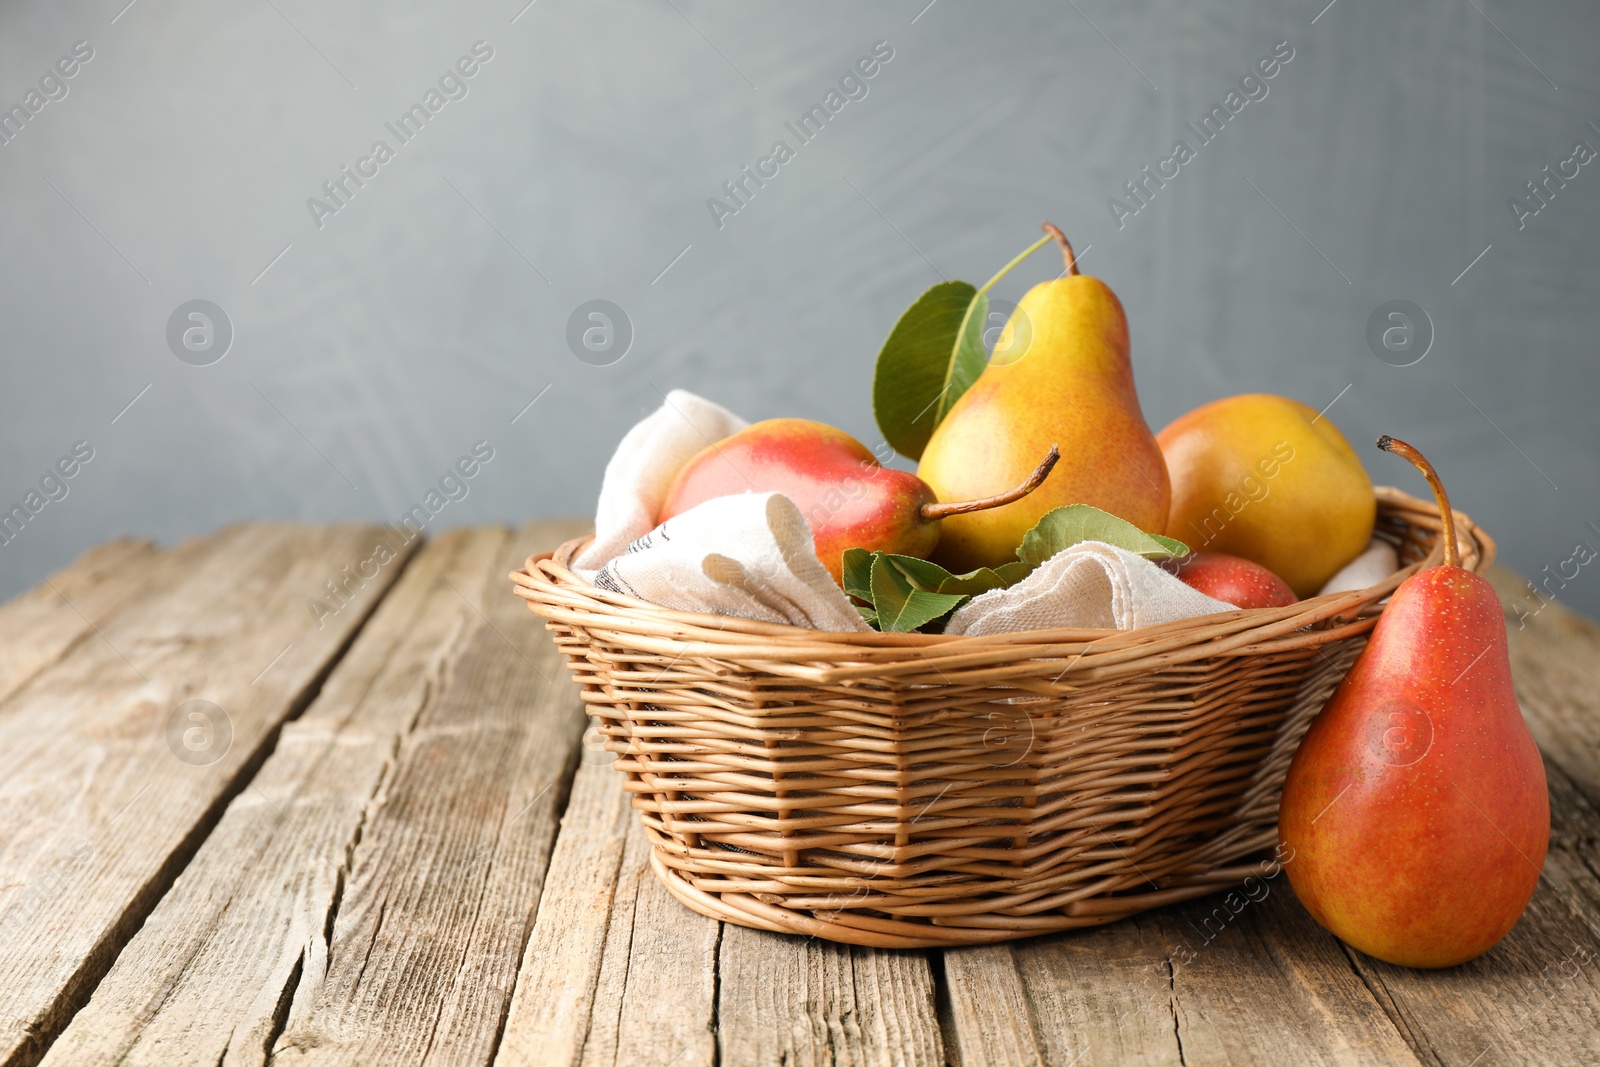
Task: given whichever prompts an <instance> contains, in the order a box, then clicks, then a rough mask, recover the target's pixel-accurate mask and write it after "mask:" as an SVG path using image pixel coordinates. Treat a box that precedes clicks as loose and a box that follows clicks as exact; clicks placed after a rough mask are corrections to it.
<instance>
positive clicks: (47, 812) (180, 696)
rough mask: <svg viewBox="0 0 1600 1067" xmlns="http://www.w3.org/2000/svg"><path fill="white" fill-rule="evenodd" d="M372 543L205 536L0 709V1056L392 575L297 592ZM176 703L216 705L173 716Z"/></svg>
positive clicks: (53, 1028) (85, 983)
mask: <svg viewBox="0 0 1600 1067" xmlns="http://www.w3.org/2000/svg"><path fill="white" fill-rule="evenodd" d="M380 536H381V532H380V528H378V527H373V526H364V525H355V524H348V525H340V526H336V527H306V526H292V525H281V524H271V525H268V524H263V525H254V526H245V527H236V528H233V529H230V530H227V531H224V532H223V533H221V534H218V535H217V536H215V537H213V538H209V539H207V540H206V541H204V542H202V543H200V544H199V545H197V546H195V547H192V548H191V549H188V550H186V552H187V558H186V560H185V564H184V566H183V567H182V568H181V570H180V571H179V572H178V573H176V574H175V575H174V576H173V577H174V580H172V581H166V582H161V583H159V584H156V585H152V586H150V587H148V588H147V589H145V590H143V591H142V592H141V593H140V594H139V595H137V596H134V597H132V598H130V599H128V600H126V601H125V602H124V603H123V604H122V606H121V607H120V608H118V609H116V610H115V611H113V613H112V614H111V615H110V616H109V617H107V618H106V619H105V620H104V621H103V622H101V623H98V624H97V626H98V633H97V635H96V637H95V639H94V640H82V641H77V642H76V643H74V644H73V645H72V646H71V647H70V649H69V650H68V651H67V652H66V654H65V656H64V657H63V658H62V659H61V660H60V661H59V662H57V663H55V664H53V665H51V666H49V667H47V668H45V669H44V670H42V671H41V672H39V673H38V674H36V675H34V676H33V678H32V679H31V681H29V682H28V683H27V684H26V685H25V686H23V687H22V688H21V689H19V690H18V691H17V692H15V693H14V694H13V695H12V696H11V697H10V698H9V699H8V700H7V701H6V702H5V705H4V708H3V713H0V886H3V887H5V888H4V890H3V891H0V892H3V896H0V974H4V975H6V996H5V997H4V998H3V1004H0V1063H4V1064H8V1065H9V1064H19V1063H30V1062H32V1061H34V1060H35V1059H37V1057H38V1056H39V1055H40V1054H41V1053H42V1052H43V1051H44V1049H45V1048H46V1047H47V1046H48V1044H49V1043H50V1041H51V1040H52V1039H53V1038H54V1037H55V1036H56V1034H57V1033H58V1031H59V1030H60V1029H61V1028H62V1027H63V1026H64V1025H65V1023H66V1022H67V1021H68V1019H70V1018H71V1016H72V1013H73V1012H75V1011H76V1010H77V1008H78V1007H79V1006H80V1005H81V1004H82V1003H83V1001H84V1000H85V999H86V998H87V996H88V994H89V993H90V991H91V990H92V989H93V988H94V986H95V984H96V983H97V982H98V981H99V979H100V978H101V976H102V975H103V974H104V973H105V971H106V970H107V969H108V968H109V966H110V965H111V962H112V960H113V959H114V957H115V956H116V954H117V952H118V951H119V950H120V949H121V948H122V947H123V945H124V943H125V942H126V941H127V940H128V939H129V937H130V936H131V935H132V934H133V933H134V931H135V930H137V929H138V927H139V925H140V923H141V922H142V921H143V920H144V918H145V916H146V915H147V913H148V912H149V910H150V909H151V908H152V907H153V906H154V905H155V903H156V902H157V901H158V900H159V898H160V896H161V895H162V894H163V893H164V892H165V891H166V889H167V888H168V886H169V885H170V884H171V882H172V880H173V879H174V877H175V876H176V875H177V874H178V872H179V870H180V869H181V867H182V865H183V863H185V862H186V861H187V860H188V858H189V856H190V855H191V854H192V853H193V851H194V850H195V848H196V847H197V846H198V845H199V843H200V841H201V840H202V839H203V838H204V836H205V834H206V833H207V832H208V831H209V830H210V828H211V826H212V825H213V824H214V823H215V821H216V820H217V819H218V818H219V817H220V815H221V813H222V810H223V808H224V806H225V805H226V803H227V801H228V800H229V799H230V798H231V797H232V796H233V795H234V794H236V793H238V792H239V790H240V789H242V788H243V787H244V785H245V783H246V782H247V781H248V778H249V775H250V774H251V773H253V772H254V770H255V768H256V767H257V766H258V765H259V762H260V760H261V758H262V757H263V755H264V753H265V752H266V750H267V748H268V747H269V746H270V745H271V743H272V741H273V739H274V738H275V737H276V735H277V732H278V730H279V727H280V726H281V725H282V723H283V722H284V721H285V720H286V719H288V718H290V717H291V716H292V715H293V714H295V713H296V712H298V711H299V710H300V708H301V707H303V706H304V704H305V702H306V701H307V700H308V699H309V697H310V696H311V694H312V693H313V692H314V690H315V687H316V686H317V685H318V684H319V683H320V680H321V678H322V676H323V675H324V673H325V672H326V670H327V668H328V666H329V665H330V664H331V663H332V662H333V660H334V659H335V658H336V657H337V656H338V654H339V652H340V651H341V650H342V648H343V646H344V645H345V644H346V642H347V641H348V639H349V636H350V635H351V634H352V633H353V632H354V631H355V630H356V629H357V628H358V627H359V625H360V623H361V621H362V620H363V619H364V617H365V615H366V614H367V612H368V611H369V610H370V608H371V606H372V604H374V603H375V602H376V600H377V599H378V598H379V597H380V596H381V594H382V592H383V591H384V590H385V589H386V588H387V586H388V584H389V583H390V582H391V581H392V580H393V577H394V574H395V573H396V572H397V571H398V570H399V567H398V566H397V565H390V566H387V567H382V568H380V569H379V570H378V571H377V573H375V574H374V575H373V576H372V577H371V578H370V579H368V580H366V581H365V582H364V583H363V584H362V585H361V586H360V587H359V588H356V587H355V586H354V583H352V586H351V592H350V596H349V600H348V602H347V603H346V604H345V606H343V607H341V608H340V609H339V610H338V611H337V612H330V613H329V614H328V615H326V616H324V617H323V618H322V619H321V620H318V619H317V618H316V617H315V616H314V615H313V614H312V613H311V612H309V611H308V610H307V606H306V602H307V598H308V597H311V596H315V595H318V594H319V593H321V592H322V589H323V583H324V582H325V581H328V580H335V579H339V578H340V577H341V572H342V569H343V568H344V567H346V566H352V567H354V566H357V565H358V564H359V563H360V562H361V561H362V560H365V559H367V558H369V557H370V555H371V553H372V549H373V546H374V544H375V543H376V542H377V540H378V538H379V537H380ZM319 621H320V623H321V625H319ZM269 667H270V669H268V668H269ZM195 699H199V700H204V701H209V702H211V703H212V704H214V705H215V706H216V708H218V709H220V710H217V711H210V712H209V715H210V718H209V719H208V718H206V717H204V716H202V717H201V718H199V719H190V718H189V717H188V714H189V712H196V713H198V712H197V709H196V708H195V707H194V706H192V705H191V706H190V707H188V708H185V709H181V710H180V706H182V705H185V704H187V702H189V701H190V700H195ZM175 713H176V717H175ZM43 724H48V727H47V728H42V726H43ZM230 733H231V737H230V736H229V734H230Z"/></svg>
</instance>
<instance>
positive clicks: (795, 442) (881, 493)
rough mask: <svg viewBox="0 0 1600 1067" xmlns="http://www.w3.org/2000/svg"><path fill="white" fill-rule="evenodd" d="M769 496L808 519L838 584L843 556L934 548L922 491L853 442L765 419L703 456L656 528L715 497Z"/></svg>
mask: <svg viewBox="0 0 1600 1067" xmlns="http://www.w3.org/2000/svg"><path fill="white" fill-rule="evenodd" d="M773 492H776V493H782V494H784V495H785V496H787V497H788V498H789V499H790V500H792V501H794V503H795V506H796V507H798V508H799V509H800V514H802V515H804V516H805V517H806V521H807V522H808V523H810V525H811V537H812V541H813V542H814V544H815V546H816V550H817V558H818V559H820V560H821V561H822V565H823V566H824V567H826V568H827V569H828V573H829V574H831V575H833V580H834V581H836V582H838V581H840V580H841V560H842V557H843V555H844V550H845V549H847V548H865V549H869V550H877V549H881V550H882V551H885V552H895V553H899V554H901V555H906V556H918V557H921V558H926V557H927V555H928V553H930V552H932V551H933V547H934V545H936V544H937V543H938V541H939V521H938V520H929V519H925V518H923V517H922V515H921V509H922V507H923V505H925V504H931V503H934V495H933V491H932V490H931V489H929V488H928V486H927V485H926V484H925V483H923V482H922V481H921V480H920V479H919V478H917V477H916V476H915V475H913V474H910V473H908V472H906V471H897V470H894V469H892V468H890V467H884V466H881V465H880V464H879V463H878V460H877V458H876V457H874V456H873V454H872V453H871V452H869V451H868V450H867V447H866V446H865V445H863V444H862V443H861V442H860V441H857V440H856V439H855V438H854V437H851V436H850V435H849V434H847V433H845V432H844V431H843V430H840V429H838V428H836V427H833V426H829V425H828V424H826V423H822V422H813V421H812V420H810V419H767V420H766V421H764V422H758V423H754V424H752V425H750V426H747V427H745V428H744V429H743V430H740V431H739V432H738V433H736V434H733V435H732V436H731V437H727V438H725V439H723V440H722V441H719V442H717V443H716V444H713V445H710V446H708V447H706V448H704V449H702V450H701V451H700V452H699V453H697V454H696V455H695V456H694V457H693V458H692V459H690V460H689V462H688V463H686V464H685V465H684V467H683V469H682V470H680V471H679V472H678V475H677V477H676V478H675V479H674V480H673V483H672V485H671V486H670V487H669V488H668V489H667V495H666V500H665V501H664V502H663V504H662V506H661V514H660V515H659V516H658V518H657V521H659V522H666V521H667V520H668V519H670V518H672V517H673V516H674V515H678V514H681V513H682V512H685V511H688V510H689V509H690V508H692V507H694V506H695V505H696V504H700V503H704V502H705V501H707V500H710V499H712V498H714V497H720V496H733V495H735V494H738V493H773ZM942 521H944V522H949V521H950V520H949V519H944V520H942Z"/></svg>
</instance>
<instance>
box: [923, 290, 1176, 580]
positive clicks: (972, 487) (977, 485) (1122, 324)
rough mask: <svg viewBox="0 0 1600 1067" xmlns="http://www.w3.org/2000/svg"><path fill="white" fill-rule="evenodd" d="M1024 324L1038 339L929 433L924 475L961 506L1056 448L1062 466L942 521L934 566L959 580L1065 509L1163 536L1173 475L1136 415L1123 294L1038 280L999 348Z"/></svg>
mask: <svg viewBox="0 0 1600 1067" xmlns="http://www.w3.org/2000/svg"><path fill="white" fill-rule="evenodd" d="M1019 320H1024V321H1026V323H1027V328H1028V329H1029V330H1030V331H1031V335H1032V336H1031V341H1030V342H1029V343H1028V344H1027V346H1026V348H1025V350H1024V351H1023V352H1022V354H1021V355H1020V357H1017V358H1014V359H1011V360H1008V361H1005V362H993V363H990V364H989V365H988V366H987V367H985V368H984V370H983V373H982V374H980V375H979V376H978V380H977V381H976V382H974V383H973V384H972V387H971V388H969V389H968V390H967V391H966V393H965V394H963V395H962V397H961V399H959V400H957V401H956V402H955V404H954V405H953V406H952V407H951V409H950V412H949V413H948V414H947V415H946V416H945V417H944V420H943V421H942V422H940V423H939V425H938V427H937V428H936V429H935V430H934V431H933V436H932V437H931V438H929V440H928V445H927V447H926V448H925V449H924V450H923V453H922V459H921V462H920V464H919V465H918V467H917V474H918V475H920V476H921V477H922V479H923V480H924V481H926V482H927V483H928V484H929V485H930V486H932V487H933V491H934V493H935V494H936V495H937V496H938V497H939V499H940V500H965V499H970V498H972V497H978V496H982V495H984V494H985V493H990V492H993V491H994V487H995V486H1003V485H1012V484H1015V483H1016V482H1018V481H1021V480H1022V479H1023V478H1024V477H1026V476H1027V474H1028V472H1029V471H1030V470H1032V469H1033V467H1034V465H1035V464H1036V463H1038V461H1039V457H1040V456H1041V455H1043V454H1044V452H1045V450H1046V449H1048V448H1049V447H1050V446H1051V445H1052V444H1053V443H1056V442H1059V443H1060V447H1061V463H1060V465H1059V467H1058V468H1057V470H1056V471H1055V473H1054V474H1053V475H1052V476H1051V477H1050V480H1049V481H1047V482H1046V483H1045V484H1043V485H1042V486H1040V487H1039V488H1038V489H1037V490H1035V491H1034V492H1033V493H1032V495H1030V496H1027V497H1024V498H1023V499H1021V500H1018V501H1015V502H1014V503H1010V504H1007V505H1005V506H1004V507H998V508H994V509H991V510H989V511H980V512H974V513H972V514H967V515H953V516H951V517H949V518H947V519H945V520H944V528H943V530H942V532H941V536H940V541H939V547H938V549H937V550H936V552H935V554H934V558H935V559H936V560H937V561H938V562H940V563H942V564H943V565H944V566H945V567H947V568H949V569H950V570H951V571H954V572H956V573H961V572H963V571H967V570H971V569H972V568H974V567H993V566H998V565H999V564H1002V563H1006V562H1008V561H1010V560H1014V559H1015V558H1016V550H1017V545H1019V544H1020V543H1021V542H1022V535H1023V534H1025V533H1027V532H1028V530H1030V529H1031V528H1032V527H1033V525H1034V524H1035V523H1037V522H1038V521H1039V519H1040V517H1041V516H1043V515H1044V513H1045V512H1047V511H1049V510H1051V509H1052V508H1056V507H1060V506H1062V505H1065V504H1091V505H1093V506H1094V507H1097V508H1101V509H1102V510H1105V511H1109V512H1111V513H1112V514H1113V515H1117V516H1120V517H1121V518H1123V519H1126V520H1127V521H1129V522H1131V523H1133V524H1134V525H1135V526H1137V527H1139V528H1140V529H1141V530H1148V531H1151V532H1154V533H1160V532H1161V531H1162V530H1164V529H1165V528H1166V521H1167V501H1168V493H1169V488H1168V484H1167V468H1166V464H1165V463H1164V462H1163V461H1162V458H1161V449H1160V448H1159V447H1158V446H1157V445H1156V440H1155V436H1154V435H1153V434H1151V432H1150V427H1149V426H1148V425H1146V423H1145V421H1144V415H1143V413H1142V412H1141V411H1140V410H1139V397H1138V394H1137V393H1136V392H1135V391H1134V383H1133V366H1132V364H1131V363H1130V362H1129V358H1128V321H1127V318H1126V317H1125V316H1124V314H1123V311H1122V304H1121V302H1120V301H1118V300H1117V297H1116V294H1115V293H1113V292H1112V291H1111V290H1110V288H1108V287H1107V286H1106V284H1105V283H1104V282H1102V281H1100V280H1099V279H1098V278H1092V277H1089V276H1088V275H1077V274H1073V275H1069V276H1067V277H1064V278H1057V279H1055V280H1054V281H1048V282H1042V283H1040V284H1039V285H1036V286H1034V287H1033V288H1032V289H1030V290H1029V291H1028V293H1027V295H1025V296H1024V297H1023V298H1022V302H1021V303H1020V304H1018V305H1017V309H1016V311H1015V312H1013V313H1012V316H1011V321H1010V322H1008V323H1007V324H1006V328H1005V331H1004V332H1003V333H1002V334H1001V336H1000V339H999V341H998V342H997V343H996V345H995V350H996V351H997V352H1005V351H1008V350H1009V349H1010V348H1011V345H1012V336H1013V334H1014V332H1015V331H1016V330H1017V327H1018V322H1019Z"/></svg>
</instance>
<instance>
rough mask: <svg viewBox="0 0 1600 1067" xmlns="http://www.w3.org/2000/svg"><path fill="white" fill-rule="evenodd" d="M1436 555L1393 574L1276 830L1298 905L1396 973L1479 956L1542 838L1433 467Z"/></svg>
mask: <svg viewBox="0 0 1600 1067" xmlns="http://www.w3.org/2000/svg"><path fill="white" fill-rule="evenodd" d="M1378 447H1379V448H1381V449H1383V450H1384V451H1386V452H1393V453H1395V454H1396V455H1399V456H1402V457H1404V458H1405V459H1407V460H1409V461H1411V462H1412V463H1413V464H1415V465H1416V466H1417V467H1418V468H1419V469H1420V470H1421V471H1422V472H1423V474H1424V475H1425V476H1426V477H1427V479H1428V484H1429V485H1430V486H1432V487H1433V492H1434V495H1435V496H1436V497H1437V498H1438V501H1439V512H1440V515H1441V516H1442V518H1443V523H1442V526H1443V529H1442V531H1441V532H1440V537H1441V538H1442V539H1443V549H1444V553H1443V554H1444V562H1443V563H1442V564H1440V565H1439V566H1436V567H1429V568H1427V569H1425V570H1422V571H1419V572H1417V573H1416V574H1414V575H1412V576H1411V577H1410V578H1407V579H1406V580H1405V581H1404V582H1403V583H1402V584H1401V585H1400V588H1399V589H1397V590H1395V592H1394V595H1393V596H1392V597H1391V598H1390V600H1389V606H1388V608H1387V609H1386V610H1385V611H1384V613H1383V615H1382V617H1380V618H1379V620H1378V623H1377V626H1376V627H1374V628H1373V631H1372V636H1371V638H1370V639H1369V640H1368V642H1367V647H1366V648H1365V649H1363V650H1362V652H1361V655H1360V657H1359V658H1358V659H1357V660H1356V662H1355V665H1354V666H1353V667H1351V668H1350V672H1349V674H1348V675H1347V676H1346V677H1345V679H1344V681H1343V682H1341V683H1340V685H1339V688H1338V689H1337V690H1336V691H1335V692H1334V694H1333V697H1332V699H1330V700H1329V701H1328V704H1327V706H1326V707H1324V708H1323V709H1322V712H1321V714H1319V715H1318V716H1317V718H1316V720H1315V721H1313V722H1312V724H1311V729H1310V730H1309V731H1308V732H1307V733H1306V737H1305V740H1304V741H1303V742H1302V743H1301V745H1300V749H1299V751H1298V752H1296V753H1295V757H1294V760H1293V762H1292V763H1291V764H1290V766H1289V773H1288V778H1287V780H1286V781H1285V783H1284V788H1283V804H1282V807H1281V808H1280V810H1279V813H1278V818H1279V827H1278V833H1279V836H1280V837H1281V838H1282V841H1283V844H1284V845H1285V846H1287V848H1286V852H1287V854H1288V856H1289V857H1290V858H1288V859H1287V860H1286V861H1285V863H1286V867H1287V870H1288V872H1289V881H1290V883H1291V884H1292V885H1293V886H1294V890H1295V894H1296V895H1297V896H1299V898H1300V901H1301V903H1303V904H1304V905H1305V906H1306V910H1307V911H1309V912H1310V913H1311V915H1312V916H1313V917H1314V918H1315V919H1316V920H1317V921H1318V922H1319V923H1321V924H1322V925H1323V926H1325V927H1327V928H1328V929H1329V930H1330V931H1332V932H1333V933H1334V934H1336V935H1337V936H1338V937H1340V938H1341V939H1343V940H1344V941H1345V942H1346V943H1347V944H1349V945H1351V946H1353V947H1355V948H1357V949H1360V950H1361V951H1362V952H1365V953H1367V954H1368V955H1370V956H1376V957H1377V958H1379V959H1381V960H1387V961H1388V962H1390V963H1396V964H1401V965H1403V966H1407V967H1450V966H1453V965H1455V964H1458V963H1463V962H1465V961H1467V960H1470V959H1472V958H1473V957H1475V956H1478V955H1481V954H1482V953H1484V952H1487V951H1488V950H1489V949H1490V948H1492V947H1494V945H1495V944H1496V942H1498V941H1499V940H1500V939H1501V938H1502V937H1504V936H1505V935H1506V933H1507V932H1509V931H1510V929H1511V927H1512V926H1514V925H1515V924H1516V922H1517V918H1518V917H1519V916H1521V914H1522V911H1523V909H1524V908H1525V907H1527V904H1528V901H1529V899H1531V898H1532V896H1533V890H1534V887H1535V885H1537V883H1538V881H1539V871H1540V868H1541V867H1542V866H1543V864H1544V856H1545V850H1546V848H1547V847H1548V846H1549V843H1550V796H1549V793H1548V791H1547V788H1546V785H1545V777H1544V764H1543V762H1542V761H1541V760H1540V757H1539V750H1538V748H1537V747H1536V746H1535V745H1534V743H1533V738H1532V737H1531V736H1530V735H1529V733H1528V728H1527V726H1526V725H1524V723H1523V721H1522V711H1521V709H1520V708H1518V707H1517V700H1516V696H1515V695H1514V693H1513V692H1512V688H1511V661H1510V658H1509V657H1508V655H1507V653H1506V626H1505V617H1504V615H1503V614H1502V613H1501V608H1500V601H1499V599H1498V598H1497V597H1496V596H1495V593H1494V590H1493V589H1492V588H1491V587H1490V585H1489V583H1488V582H1487V581H1485V580H1484V579H1482V578H1480V577H1479V576H1478V575H1476V574H1474V573H1472V572H1471V571H1469V570H1467V569H1465V568H1463V567H1462V566H1460V563H1459V555H1458V551H1457V547H1456V535H1455V521H1454V518H1453V515H1452V512H1451V510H1450V501H1449V498H1448V497H1446V496H1445V491H1444V486H1443V485H1442V484H1440V482H1439V476H1438V475H1437V474H1436V473H1435V472H1434V470H1433V467H1432V466H1431V465H1430V464H1429V463H1428V461H1427V460H1426V459H1424V458H1423V457H1422V455H1421V454H1420V453H1419V452H1417V450H1416V449H1414V448H1412V447H1411V446H1410V445H1408V444H1406V443H1405V442H1403V441H1396V440H1394V439H1393V438H1390V437H1381V438H1379V439H1378Z"/></svg>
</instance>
